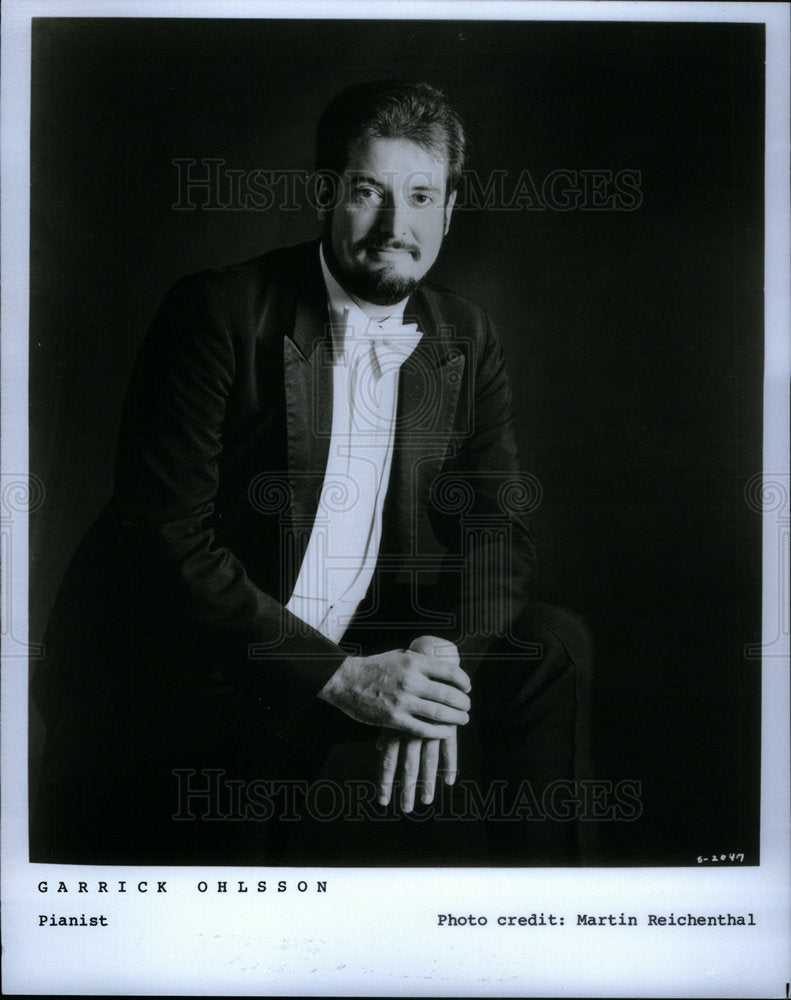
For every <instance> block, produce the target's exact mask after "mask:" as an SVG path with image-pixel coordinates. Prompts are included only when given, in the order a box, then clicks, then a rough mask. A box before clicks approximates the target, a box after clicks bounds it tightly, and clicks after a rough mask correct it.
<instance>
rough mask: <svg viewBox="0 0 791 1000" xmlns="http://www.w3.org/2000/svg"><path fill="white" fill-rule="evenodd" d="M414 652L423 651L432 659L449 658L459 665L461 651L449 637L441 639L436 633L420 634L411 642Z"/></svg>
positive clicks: (424, 654) (423, 653) (410, 645)
mask: <svg viewBox="0 0 791 1000" xmlns="http://www.w3.org/2000/svg"><path fill="white" fill-rule="evenodd" d="M409 648H410V649H411V650H412V652H413V653H422V655H423V656H429V657H431V659H436V660H448V661H450V662H451V663H455V664H456V666H458V663H459V651H458V649H456V646H455V644H454V643H452V642H449V641H448V640H447V639H439V638H438V637H437V636H435V635H419V636H418V637H417V638H416V639H413V640H412V642H411V643H410V644H409Z"/></svg>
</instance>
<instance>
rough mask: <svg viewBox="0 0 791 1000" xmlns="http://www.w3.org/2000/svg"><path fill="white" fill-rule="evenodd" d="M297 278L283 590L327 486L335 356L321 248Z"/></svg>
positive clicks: (289, 341)
mask: <svg viewBox="0 0 791 1000" xmlns="http://www.w3.org/2000/svg"><path fill="white" fill-rule="evenodd" d="M309 249H310V250H311V251H312V254H311V255H310V256H309V257H308V259H307V260H306V266H305V268H304V270H303V271H302V273H300V274H296V275H295V276H294V277H295V280H296V282H297V288H296V308H295V311H294V314H293V315H294V320H293V329H292V331H291V333H290V335H289V334H286V336H285V337H284V338H283V377H284V386H285V396H286V424H287V426H286V432H287V442H288V484H289V491H290V496H291V505H290V509H289V514H290V521H291V533H290V534H291V544H290V545H289V546H288V552H289V558H288V559H287V565H286V566H285V567H284V570H285V579H284V585H285V588H286V590H287V591H288V593H290V592H291V589H292V588H293V585H294V581H295V580H296V577H297V574H298V573H299V568H300V566H301V564H302V558H303V556H304V554H305V548H306V547H307V544H308V540H309V538H310V533H311V530H312V528H313V522H314V519H315V516H316V510H317V507H318V501H319V494H320V492H321V486H322V483H323V481H324V472H325V470H326V467H327V456H328V454H329V445H330V434H331V432H332V353H331V340H330V339H329V337H328V336H327V334H328V328H327V324H328V321H329V317H328V314H327V298H326V291H325V289H324V280H323V278H322V275H321V266H320V263H319V255H318V244H317V243H313V244H310V248H309Z"/></svg>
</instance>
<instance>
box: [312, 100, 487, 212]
mask: <svg viewBox="0 0 791 1000" xmlns="http://www.w3.org/2000/svg"><path fill="white" fill-rule="evenodd" d="M396 138H399V139H401V138H403V139H409V140H410V141H412V142H414V143H416V144H417V145H418V146H422V147H423V148H424V149H427V150H429V151H430V152H432V153H434V154H436V155H438V156H439V157H441V158H442V159H444V160H446V161H447V164H448V182H447V190H446V191H445V197H446V198H448V197H450V194H451V192H452V191H454V190H455V189H456V187H457V185H458V183H459V179H460V177H461V172H462V170H463V168H464V161H465V157H466V151H467V137H466V135H465V133H464V125H463V124H462V121H461V119H460V118H459V115H458V114H457V112H456V111H455V109H454V108H453V107H452V106H451V104H450V102H449V101H448V99H447V97H445V95H444V94H443V93H442V91H441V90H438V89H437V88H436V87H432V86H431V84H429V83H421V82H418V81H412V80H374V81H372V82H369V83H357V84H354V85H353V86H351V87H347V88H346V89H345V90H342V91H341V92H340V94H338V95H337V96H336V97H334V98H333V99H332V101H330V103H329V104H328V105H327V107H326V109H325V110H324V113H323V114H322V116H321V118H320V119H319V122H318V125H317V127H316V170H317V172H318V173H329V174H333V175H335V176H339V175H340V174H342V173H343V171H344V170H345V169H346V164H347V162H348V158H349V152H350V151H351V148H352V146H353V145H354V144H355V143H357V142H359V141H360V140H365V139H396Z"/></svg>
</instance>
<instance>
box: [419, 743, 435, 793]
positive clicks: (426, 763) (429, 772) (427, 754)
mask: <svg viewBox="0 0 791 1000" xmlns="http://www.w3.org/2000/svg"><path fill="white" fill-rule="evenodd" d="M439 745H440V740H423V746H422V749H421V753H420V777H419V779H418V780H419V782H420V797H421V801H422V802H423V804H424V805H428V804H429V802H433V801H434V789H435V787H436V784H437V766H438V765H439Z"/></svg>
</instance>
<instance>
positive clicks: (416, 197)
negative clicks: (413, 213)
mask: <svg viewBox="0 0 791 1000" xmlns="http://www.w3.org/2000/svg"><path fill="white" fill-rule="evenodd" d="M433 201H434V199H433V198H432V196H431V195H430V194H425V192H423V191H415V193H414V194H413V195H412V202H413V204H415V205H419V206H421V207H422V206H424V205H431V204H432V203H433Z"/></svg>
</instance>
